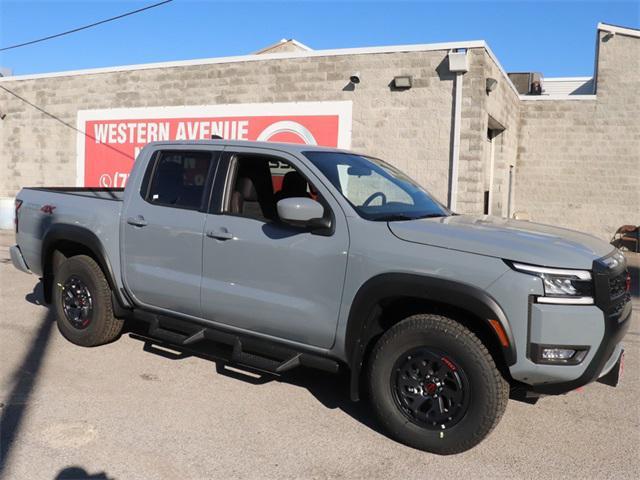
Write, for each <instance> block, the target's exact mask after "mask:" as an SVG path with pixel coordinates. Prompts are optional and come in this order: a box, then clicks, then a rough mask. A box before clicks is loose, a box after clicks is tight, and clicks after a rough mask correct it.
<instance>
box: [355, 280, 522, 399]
mask: <svg viewBox="0 0 640 480" xmlns="http://www.w3.org/2000/svg"><path fill="white" fill-rule="evenodd" d="M394 297H413V298H418V299H420V300H425V301H432V302H437V303H438V304H444V305H447V306H450V307H454V308H458V309H461V310H466V311H469V312H472V313H473V314H475V315H476V316H477V317H479V318H481V319H483V320H484V321H485V322H487V324H488V326H489V328H490V330H491V331H492V332H494V329H493V327H492V326H491V325H490V324H489V320H490V319H491V320H498V322H500V325H501V326H502V328H503V330H504V332H505V334H506V336H507V339H508V340H509V346H508V347H504V346H502V347H501V348H502V355H503V358H504V360H505V363H506V364H507V365H509V366H510V365H513V364H514V363H515V362H516V358H517V357H516V346H515V340H514V337H513V332H512V330H511V326H510V324H509V320H508V318H507V315H506V314H505V313H504V311H503V310H502V308H501V307H500V305H499V304H498V302H497V301H496V300H495V299H494V298H493V297H492V296H491V295H489V294H488V293H487V292H486V291H484V290H482V289H480V288H478V287H475V286H473V285H469V284H466V283H462V282H457V281H453V280H446V279H442V278H436V277H430V276H425V275H416V274H409V273H384V274H380V275H377V276H375V277H372V278H371V279H369V280H367V281H366V282H365V283H364V284H363V285H362V286H361V287H360V289H359V290H358V292H357V293H356V295H355V297H354V300H353V303H352V305H351V309H350V311H349V318H348V322H347V330H346V336H345V354H346V358H347V361H348V364H349V366H350V369H351V388H350V393H351V398H352V399H354V400H357V399H358V398H359V382H360V371H361V369H362V364H363V361H364V353H365V350H366V348H367V345H368V344H369V341H370V340H371V339H372V338H373V337H374V336H375V335H376V334H378V333H382V332H381V330H380V329H379V326H378V325H377V316H378V313H379V311H380V310H379V309H380V302H381V301H383V300H385V299H390V298H394Z"/></svg>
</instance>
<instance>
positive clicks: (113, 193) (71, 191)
mask: <svg viewBox="0 0 640 480" xmlns="http://www.w3.org/2000/svg"><path fill="white" fill-rule="evenodd" d="M24 190H38V191H41V192H53V193H62V194H67V195H78V196H82V197H91V198H99V199H101V200H115V201H118V202H121V201H122V199H123V198H124V188H98V187H25V188H24Z"/></svg>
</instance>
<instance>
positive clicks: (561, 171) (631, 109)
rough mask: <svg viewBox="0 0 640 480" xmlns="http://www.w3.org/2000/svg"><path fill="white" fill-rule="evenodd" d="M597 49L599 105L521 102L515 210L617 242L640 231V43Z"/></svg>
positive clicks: (619, 41)
mask: <svg viewBox="0 0 640 480" xmlns="http://www.w3.org/2000/svg"><path fill="white" fill-rule="evenodd" d="M598 42H599V58H598V60H599V61H598V78H597V96H596V98H595V99H591V100H563V101H560V100H537V101H536V100H530V101H529V100H525V101H522V102H521V108H520V112H521V116H520V139H519V146H518V161H517V175H516V189H515V210H516V211H526V212H528V213H529V214H530V216H531V219H532V220H533V221H537V222H542V223H550V224H553V225H559V226H566V227H569V228H573V229H576V230H581V231H585V232H590V233H592V234H594V235H597V236H599V237H601V238H603V239H610V238H611V236H612V234H613V232H615V230H616V229H617V228H618V227H619V226H620V225H623V224H634V225H639V224H640V93H639V92H640V39H638V38H634V37H630V36H625V35H620V34H618V35H616V36H614V37H608V38H607V34H606V33H605V32H600V33H599V38H598Z"/></svg>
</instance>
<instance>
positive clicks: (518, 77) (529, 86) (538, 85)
mask: <svg viewBox="0 0 640 480" xmlns="http://www.w3.org/2000/svg"><path fill="white" fill-rule="evenodd" d="M507 75H509V79H510V80H511V82H512V83H513V84H514V85H515V87H516V90H518V93H519V94H520V95H542V81H543V80H542V74H541V73H538V72H516V73H509V74H507Z"/></svg>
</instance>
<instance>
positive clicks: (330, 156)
mask: <svg viewBox="0 0 640 480" xmlns="http://www.w3.org/2000/svg"><path fill="white" fill-rule="evenodd" d="M304 155H305V156H306V157H307V158H308V159H309V160H310V161H311V162H312V163H313V164H314V165H315V166H316V167H317V168H318V169H319V170H320V171H321V172H322V173H323V174H324V175H325V176H326V177H327V178H328V179H329V181H330V182H331V183H332V184H333V186H334V187H335V188H337V189H338V190H339V191H340V193H342V195H343V196H344V198H346V199H347V200H348V201H349V203H350V204H351V205H352V206H353V208H354V209H355V210H356V212H358V214H359V215H360V216H361V217H363V218H366V219H367V220H377V221H394V220H413V219H416V218H427V217H444V216H448V215H450V213H449V211H448V210H447V209H446V208H445V207H444V206H443V205H441V204H440V203H439V202H438V201H436V200H434V199H433V198H431V196H430V195H429V194H428V193H427V192H426V190H424V189H423V188H422V187H421V186H420V185H418V184H417V183H415V182H414V181H413V180H411V179H410V178H409V177H407V176H406V175H405V174H404V173H402V172H401V171H400V170H398V169H397V168H395V167H392V166H391V165H389V164H388V163H386V162H383V161H382V160H378V159H376V158H371V157H364V156H362V155H354V154H350V153H339V152H322V151H310V152H304Z"/></svg>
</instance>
